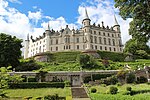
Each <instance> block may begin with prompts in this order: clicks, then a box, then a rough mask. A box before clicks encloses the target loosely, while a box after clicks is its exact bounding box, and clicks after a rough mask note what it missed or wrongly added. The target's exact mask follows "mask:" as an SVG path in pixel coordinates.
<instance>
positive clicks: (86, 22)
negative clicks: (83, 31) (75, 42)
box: [82, 8, 91, 27]
mask: <svg viewBox="0 0 150 100" xmlns="http://www.w3.org/2000/svg"><path fill="white" fill-rule="evenodd" d="M90 21H91V20H90V19H89V16H88V13H87V10H86V8H85V17H84V19H83V21H82V24H83V27H87V26H90Z"/></svg>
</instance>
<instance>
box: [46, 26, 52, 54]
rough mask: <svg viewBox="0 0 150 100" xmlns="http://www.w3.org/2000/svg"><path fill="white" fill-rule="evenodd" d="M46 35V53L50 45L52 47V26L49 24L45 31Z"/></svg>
mask: <svg viewBox="0 0 150 100" xmlns="http://www.w3.org/2000/svg"><path fill="white" fill-rule="evenodd" d="M45 33H46V51H49V45H50V33H51V32H50V26H49V23H48V25H47V28H46V30H45Z"/></svg>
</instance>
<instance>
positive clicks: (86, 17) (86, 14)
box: [85, 8, 89, 19]
mask: <svg viewBox="0 0 150 100" xmlns="http://www.w3.org/2000/svg"><path fill="white" fill-rule="evenodd" d="M85 19H89V16H88V13H87V9H86V8H85Z"/></svg>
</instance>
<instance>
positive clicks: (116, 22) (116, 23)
mask: <svg viewBox="0 0 150 100" xmlns="http://www.w3.org/2000/svg"><path fill="white" fill-rule="evenodd" d="M114 19H115V23H114V25H119V24H118V21H117V19H116V16H115V15H114Z"/></svg>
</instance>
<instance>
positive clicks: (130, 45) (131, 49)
mask: <svg viewBox="0 0 150 100" xmlns="http://www.w3.org/2000/svg"><path fill="white" fill-rule="evenodd" d="M124 53H127V54H128V53H131V54H133V55H134V56H136V58H139V57H140V58H145V59H146V58H148V53H150V48H149V46H148V45H147V44H146V43H145V42H142V41H138V40H137V39H135V38H132V39H130V40H129V41H127V42H126V44H125V48H124Z"/></svg>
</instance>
